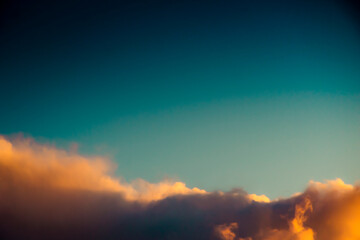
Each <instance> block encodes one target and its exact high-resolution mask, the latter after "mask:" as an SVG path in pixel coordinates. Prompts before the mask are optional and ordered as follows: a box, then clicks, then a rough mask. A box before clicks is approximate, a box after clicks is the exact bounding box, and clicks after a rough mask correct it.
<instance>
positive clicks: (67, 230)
mask: <svg viewBox="0 0 360 240" xmlns="http://www.w3.org/2000/svg"><path fill="white" fill-rule="evenodd" d="M113 169H114V165H113V164H112V163H111V162H110V161H109V160H108V159H106V158H103V157H96V156H93V157H89V156H82V155H80V154H77V153H75V152H74V151H72V152H68V151H65V150H61V149H57V148H56V147H54V146H49V145H44V144H38V143H36V142H35V141H33V140H31V139H17V140H13V141H10V140H8V139H6V138H4V137H1V136H0V238H1V239H5V240H6V239H134V240H136V239H145V240H147V239H174V240H175V239H189V240H191V239H197V240H198V239H207V240H209V239H210V240H359V239H360V188H359V186H354V185H349V184H345V183H344V182H343V181H342V180H341V179H335V180H330V181H327V182H325V183H321V182H314V181H310V183H309V185H308V187H307V188H306V189H305V191H304V192H302V193H297V194H294V195H293V196H291V197H290V198H287V199H277V200H272V201H271V200H270V199H269V198H268V197H266V196H265V195H256V194H248V193H246V192H245V191H243V190H241V189H235V190H232V191H230V192H206V191H205V190H201V189H199V188H188V187H187V186H186V185H185V183H183V182H176V181H170V180H165V181H162V182H158V183H150V182H147V181H145V180H143V179H137V180H135V181H133V182H130V183H128V182H125V181H123V180H121V179H119V178H116V177H114V176H112V175H111V172H112V170H113Z"/></svg>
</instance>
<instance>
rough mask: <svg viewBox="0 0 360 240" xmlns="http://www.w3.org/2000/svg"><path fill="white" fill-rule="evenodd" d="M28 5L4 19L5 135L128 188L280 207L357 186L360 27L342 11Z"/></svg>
mask: <svg viewBox="0 0 360 240" xmlns="http://www.w3.org/2000/svg"><path fill="white" fill-rule="evenodd" d="M345 2H346V1H345ZM24 4H25V6H24V5H23V6H20V5H16V4H8V5H7V8H8V9H7V11H6V15H5V17H4V18H3V20H2V28H1V34H2V36H3V37H2V39H1V41H0V43H1V49H0V50H1V51H2V54H1V57H0V63H1V65H0V66H1V69H0V70H1V71H0V79H1V88H0V89H1V90H0V91H1V92H0V109H1V110H0V111H1V112H0V133H1V134H5V135H11V134H17V133H24V134H25V135H26V136H32V137H34V138H35V139H37V140H39V141H41V142H51V143H54V144H56V145H58V146H61V147H65V148H68V147H69V146H70V145H71V144H72V143H77V144H79V151H80V152H81V153H83V154H100V155H106V156H109V157H111V158H112V159H113V161H114V162H116V163H117V164H118V170H117V174H118V175H120V176H123V177H124V178H125V179H126V180H132V179H135V178H139V177H140V178H144V179H146V180H149V181H158V180H161V179H162V178H164V177H170V178H176V179H180V180H181V181H184V182H186V183H187V184H188V185H189V186H197V187H200V188H205V189H206V190H216V189H218V190H230V189H231V188H233V187H242V188H244V189H245V190H247V191H249V192H252V193H258V194H266V195H268V196H270V197H271V198H275V197H278V196H288V195H290V194H292V193H294V192H297V191H301V190H302V188H303V187H304V185H305V184H306V183H307V182H308V181H309V180H311V179H313V180H319V181H322V180H324V179H334V178H336V177H340V178H342V179H344V180H345V181H346V182H349V183H353V182H354V181H356V180H359V178H360V175H359V171H358V169H360V25H359V21H358V19H357V18H356V17H354V14H352V12H351V11H350V10H349V9H350V7H349V6H347V5H346V4H345V3H341V1H335V0H334V1H272V2H271V3H269V1H254V2H251V1H226V2H223V1H215V0H214V1H206V2H205V1H184V2H182V3H175V2H167V1H156V2H150V1H134V2H124V3H114V2H111V1H106V3H98V2H96V1H90V2H89V3H85V2H84V1H81V0H78V1H68V2H67V1H65V2H64V1H61V3H60V1H59V2H57V1H54V3H47V4H42V5H41V7H39V6H40V5H39V6H35V5H36V4H35V5H32V6H26V3H24ZM29 8H30V10H31V11H30V12H32V14H29V13H28V9H29Z"/></svg>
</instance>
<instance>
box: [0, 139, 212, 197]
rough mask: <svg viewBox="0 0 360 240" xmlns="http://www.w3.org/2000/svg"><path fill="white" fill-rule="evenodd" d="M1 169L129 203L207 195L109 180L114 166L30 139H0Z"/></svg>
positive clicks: (181, 187) (168, 184) (175, 185)
mask: <svg viewBox="0 0 360 240" xmlns="http://www.w3.org/2000/svg"><path fill="white" fill-rule="evenodd" d="M0 165H1V167H2V168H3V169H4V168H6V171H7V174H12V175H14V176H13V177H14V179H15V180H16V181H21V182H23V183H26V184H33V185H35V186H46V187H53V188H59V189H73V190H76V189H77V190H91V191H106V192H116V193H120V194H122V195H123V196H124V197H125V199H127V200H130V201H144V202H149V201H154V200H160V199H164V198H166V197H168V196H172V195H177V194H201V193H206V191H204V190H201V189H199V188H192V189H190V188H188V187H186V185H185V184H184V183H182V182H172V181H169V180H167V181H163V182H159V183H149V182H147V181H145V180H142V179H138V180H135V181H134V182H132V183H126V182H123V181H120V180H119V179H117V178H114V177H111V176H110V175H109V172H110V171H111V170H112V169H113V168H114V165H113V164H111V162H110V161H109V160H107V159H105V158H102V157H84V156H81V155H79V154H76V153H69V152H67V151H64V150H59V149H57V148H55V147H52V146H47V145H40V144H37V143H35V142H34V141H33V140H31V139H18V140H16V141H14V142H10V141H9V140H6V139H5V138H3V137H0Z"/></svg>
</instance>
